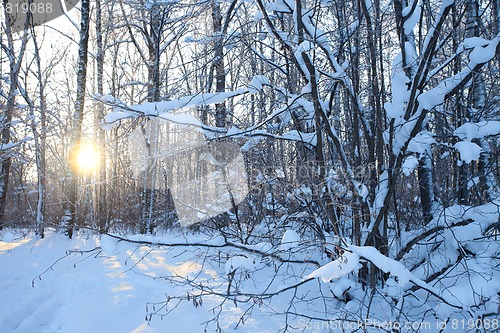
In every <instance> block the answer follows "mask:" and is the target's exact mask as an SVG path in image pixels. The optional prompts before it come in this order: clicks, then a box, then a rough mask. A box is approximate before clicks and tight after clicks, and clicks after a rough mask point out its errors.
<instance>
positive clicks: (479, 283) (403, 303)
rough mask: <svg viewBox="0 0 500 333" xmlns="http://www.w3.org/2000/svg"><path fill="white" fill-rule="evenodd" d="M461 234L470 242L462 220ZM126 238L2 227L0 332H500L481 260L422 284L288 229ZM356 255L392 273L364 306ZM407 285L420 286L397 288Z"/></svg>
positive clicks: (358, 250) (402, 271)
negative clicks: (239, 239)
mask: <svg viewBox="0 0 500 333" xmlns="http://www.w3.org/2000/svg"><path fill="white" fill-rule="evenodd" d="M481 212H482V213H483V220H485V219H486V218H485V217H484V216H485V214H484V213H485V212H484V209H483V210H482V211H481ZM473 213H474V212H472V211H469V213H468V214H469V215H470V214H473ZM461 216H464V213H462V214H461ZM495 216H496V215H495ZM449 222H450V221H449ZM450 223H451V222H450ZM466 227H467V235H469V234H470V235H472V236H474V233H473V232H471V230H472V229H473V228H472V227H474V224H469V225H467V226H465V227H463V228H466ZM460 230H461V229H456V230H455V238H456V239H461V238H460V237H461V236H460V235H461V234H459V231H460ZM464 230H465V229H464ZM464 233H465V231H464ZM470 235H469V236H470ZM472 236H471V237H472ZM469 238H470V237H469ZM127 239H128V240H120V239H119V236H116V235H115V236H112V235H111V236H110V235H103V236H100V235H96V234H94V233H89V232H87V231H82V232H80V233H78V234H77V235H76V236H75V237H74V239H72V240H70V239H68V238H67V237H66V236H65V235H63V234H61V233H58V232H55V231H48V232H47V235H46V237H45V238H44V239H39V238H37V237H36V236H34V235H33V234H31V233H25V234H24V235H23V234H22V233H21V231H16V230H8V231H6V230H4V231H2V232H1V233H0V267H1V269H0V304H1V307H0V332H2V333H4V332H5V333H7V332H17V333H21V332H26V333H33V332H46V333H52V332H68V333H80V332H81V333H88V332H106V333H113V332H117V333H122V332H187V333H196V332H234V331H236V332H244V333H250V332H254V333H266V332H273V333H276V332H311V333H313V332H317V333H319V332H354V331H364V332H389V331H391V328H392V327H395V326H392V327H391V326H390V325H395V324H394V323H397V325H407V326H400V328H401V330H400V332H417V331H420V332H464V331H471V332H472V331H475V329H476V328H478V327H477V322H476V321H475V320H476V319H477V318H478V317H479V316H481V315H486V316H485V317H484V320H483V319H482V321H481V323H483V324H485V325H486V324H487V325H488V329H484V328H482V329H479V330H478V331H479V332H498V330H497V328H498V327H499V326H500V325H499V318H498V317H497V316H496V315H495V313H496V308H497V307H498V301H497V299H496V296H495V295H496V293H497V292H498V291H500V286H499V285H498V281H499V280H500V277H499V276H498V272H497V271H496V269H495V270H492V269H489V268H488V267H490V266H488V265H491V259H484V258H482V257H481V256H478V258H470V259H467V260H465V259H464V265H467V267H469V268H470V270H465V271H464V269H465V268H464V269H462V268H461V267H462V266H461V265H457V267H455V268H454V269H453V271H450V272H453V274H451V273H450V274H448V276H446V277H444V278H443V279H442V280H441V281H440V284H433V285H428V284H426V283H425V282H423V281H422V280H420V279H419V277H418V276H420V275H421V274H420V273H421V272H420V271H419V270H418V269H415V270H413V271H412V272H410V271H409V270H408V269H407V268H406V267H405V266H404V265H403V264H402V263H401V262H397V261H395V260H392V259H389V258H387V257H384V256H383V255H382V254H380V253H379V252H378V251H376V250H375V249H374V248H370V247H355V246H350V247H349V250H350V252H345V253H344V254H343V255H342V256H340V257H339V258H337V259H336V260H333V261H332V260H331V258H328V257H327V256H325V255H324V251H322V250H318V247H317V246H313V245H312V244H313V243H312V242H310V243H309V242H308V241H307V240H306V239H304V238H302V237H301V236H299V235H298V234H297V233H296V232H295V231H293V230H288V231H286V232H285V233H284V234H283V236H282V238H281V244H275V245H274V246H272V245H271V244H269V243H265V242H263V243H256V244H254V245H243V244H240V243H231V242H226V241H224V240H223V239H222V238H220V237H216V236H214V237H210V236H207V235H202V234H198V235H196V234H189V233H174V232H170V233H165V234H162V235H155V236H152V235H148V236H144V235H142V236H138V235H135V236H134V235H128V236H127ZM448 243H449V242H448ZM165 244H169V245H168V246H167V245H165ZM187 244H190V245H187ZM308 244H309V245H308ZM461 244H462V245H463V246H467V248H470V249H471V250H474V249H475V251H476V252H478V253H483V252H484V251H485V250H484V249H482V247H481V246H483V245H484V244H481V243H480V242H477V241H476V242H474V244H475V245H474V246H475V247H471V246H469V245H468V243H467V242H466V241H463V242H462V243H461ZM488 244H490V245H489V246H486V245H488ZM488 244H486V245H484V246H483V247H485V248H486V250H488V251H489V252H492V253H497V251H496V249H497V247H498V244H497V243H496V242H495V243H488ZM448 245H449V244H448ZM452 245H453V244H452ZM448 247H449V248H451V249H453V248H454V247H453V246H451V245H449V246H448ZM419 249H420V247H419V246H416V247H415V249H414V251H417V252H418V250H419ZM480 250H481V251H483V252H481V251H480ZM489 252H488V253H489ZM485 253H486V252H485ZM361 257H362V258H365V259H368V260H370V261H371V262H373V263H375V264H376V265H377V266H378V267H380V268H381V269H382V270H384V271H386V272H390V274H391V276H392V277H391V278H390V279H388V280H387V281H386V283H385V285H384V286H383V287H381V288H380V289H377V290H378V292H377V293H376V295H374V297H373V298H371V297H370V293H369V290H368V291H367V289H363V288H361V287H360V286H359V284H357V283H356V282H355V281H356V278H355V276H356V275H355V273H354V272H355V271H356V270H357V269H359V267H360V265H359V263H360V258H361ZM433 258H434V257H433ZM439 258H441V257H436V258H434V259H433V260H432V262H433V265H439V264H440V263H441V262H440V261H439V260H438V259H439ZM447 258H449V259H450V258H451V257H450V256H449V255H448V256H444V257H443V258H442V259H441V260H445V259H447ZM414 259H415V260H417V261H418V258H414ZM451 259H452V258H451ZM407 265H409V266H408V267H410V266H411V261H407ZM318 267H320V268H318ZM410 281H411V282H412V283H413V285H419V286H421V287H422V288H419V289H418V290H416V291H415V292H409V288H410V287H411V284H409V282H410ZM405 286H406V287H405ZM443 286H444V287H443ZM403 288H404V289H405V290H406V292H404V291H403ZM441 289H442V290H441ZM430 293H432V294H433V295H436V296H437V295H439V297H433V296H431V295H430ZM228 294H229V296H228ZM403 294H406V297H405V298H403V297H402V296H401V295H403ZM479 297H481V298H479ZM486 297H488V298H486ZM476 298H478V299H479V301H481V302H482V303H481V304H480V305H478V306H475V305H474V304H476V303H477V300H476ZM166 301H168V302H166ZM445 303H447V304H448V305H449V306H447V305H445ZM457 308H458V309H459V310H457ZM499 311H500V308H499ZM392 321H394V323H393V322H392ZM359 328H361V330H360V329H359ZM365 329H366V330H365Z"/></svg>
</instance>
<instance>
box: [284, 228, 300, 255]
mask: <svg viewBox="0 0 500 333" xmlns="http://www.w3.org/2000/svg"><path fill="white" fill-rule="evenodd" d="M299 242H300V236H299V234H298V233H297V232H296V231H295V230H287V231H285V233H284V234H283V237H282V238H281V249H282V250H290V249H293V248H294V247H297V246H298V245H299Z"/></svg>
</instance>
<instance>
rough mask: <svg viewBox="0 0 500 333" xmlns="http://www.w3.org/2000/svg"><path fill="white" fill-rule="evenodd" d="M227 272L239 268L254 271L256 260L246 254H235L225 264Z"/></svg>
mask: <svg viewBox="0 0 500 333" xmlns="http://www.w3.org/2000/svg"><path fill="white" fill-rule="evenodd" d="M224 269H225V272H226V274H229V273H232V272H234V271H236V270H237V269H242V270H247V271H252V270H254V269H255V264H254V261H253V260H252V259H251V258H247V257H244V256H234V257H231V258H229V260H228V261H226V264H225V265H224Z"/></svg>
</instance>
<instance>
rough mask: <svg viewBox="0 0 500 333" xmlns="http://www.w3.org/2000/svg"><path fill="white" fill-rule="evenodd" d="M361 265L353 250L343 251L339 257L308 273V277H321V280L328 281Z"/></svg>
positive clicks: (355, 269)
mask: <svg viewBox="0 0 500 333" xmlns="http://www.w3.org/2000/svg"><path fill="white" fill-rule="evenodd" d="M360 267H361V265H360V264H359V256H358V255H357V254H356V253H355V252H354V251H353V252H344V253H343V254H342V256H340V258H338V259H336V260H334V261H332V262H330V263H328V264H326V265H324V266H322V267H320V268H318V269H316V270H315V271H314V272H312V273H311V274H309V275H308V276H307V277H306V279H309V278H321V280H323V282H330V281H331V280H333V279H337V278H340V277H342V276H345V275H347V274H349V273H351V272H353V271H357V270H358V269H359V268H360Z"/></svg>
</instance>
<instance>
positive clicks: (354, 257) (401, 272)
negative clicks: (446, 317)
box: [305, 245, 464, 309]
mask: <svg viewBox="0 0 500 333" xmlns="http://www.w3.org/2000/svg"><path fill="white" fill-rule="evenodd" d="M361 259H365V260H368V261H369V262H371V263H372V264H374V265H375V266H377V267H378V268H379V269H380V270H382V271H383V272H384V273H390V274H391V275H392V276H394V277H397V279H398V285H399V286H400V287H401V288H404V287H405V286H406V285H407V284H408V283H409V282H412V283H413V284H414V285H416V286H418V287H419V288H422V289H424V290H426V291H427V292H429V293H430V294H432V295H434V296H435V297H437V298H438V299H440V300H441V301H442V302H444V303H446V304H447V305H449V306H451V307H454V308H458V309H463V308H464V306H463V305H462V304H460V303H457V302H456V301H455V300H452V299H449V297H446V296H445V295H443V294H442V292H441V290H439V289H437V288H435V287H433V286H431V285H429V284H428V283H426V282H425V281H423V280H421V279H419V278H417V277H416V276H414V275H413V274H412V272H410V270H409V269H408V268H406V267H405V265H403V264H402V263H400V262H399V261H396V260H394V259H391V258H389V257H387V256H385V255H383V254H382V253H380V252H379V251H378V250H377V249H376V248H374V247H372V246H355V245H349V246H348V249H347V250H346V251H345V252H344V253H343V254H342V256H341V257H340V258H339V259H337V260H335V261H332V262H330V263H328V264H326V265H324V266H322V267H320V268H318V269H316V270H315V271H313V272H312V273H311V274H309V275H308V276H307V277H306V278H305V279H306V280H308V279H311V278H321V279H322V280H323V281H324V282H329V281H331V280H332V279H338V278H341V277H343V276H345V275H347V274H350V273H352V272H355V271H357V270H358V269H359V268H360V267H361V264H360V260H361Z"/></svg>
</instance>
